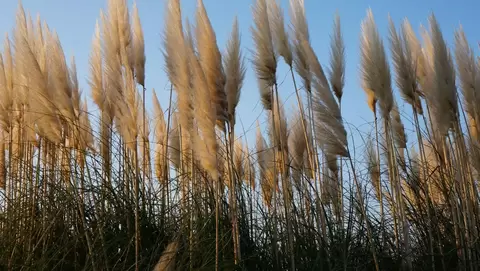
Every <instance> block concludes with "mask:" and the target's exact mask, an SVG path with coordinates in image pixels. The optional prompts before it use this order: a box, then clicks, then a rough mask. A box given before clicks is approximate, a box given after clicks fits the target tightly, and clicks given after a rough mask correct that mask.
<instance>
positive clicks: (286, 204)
mask: <svg viewBox="0 0 480 271" xmlns="http://www.w3.org/2000/svg"><path fill="white" fill-rule="evenodd" d="M274 94H275V102H276V103H277V108H278V109H280V104H279V99H278V86H277V84H276V83H275V93H274ZM273 112H274V110H272V115H273ZM278 117H279V118H280V116H278ZM272 119H273V130H274V131H275V129H276V127H275V117H274V116H273V117H272ZM302 119H303V117H302ZM302 122H303V120H302ZM278 129H279V130H280V129H281V127H278ZM279 140H280V146H282V147H281V152H280V156H281V157H280V160H281V163H282V165H281V168H282V174H281V176H282V177H281V178H282V190H283V201H284V209H285V218H286V224H287V234H288V235H287V240H288V246H289V250H290V261H291V262H290V264H291V268H292V270H296V269H295V250H294V246H293V231H292V225H291V223H292V221H291V216H290V208H291V206H290V203H291V202H290V200H289V198H290V195H288V193H289V191H288V187H289V185H287V180H286V178H287V169H286V168H285V162H286V157H285V151H284V150H283V143H284V142H283V138H282V136H281V135H279ZM307 145H308V144H307Z"/></svg>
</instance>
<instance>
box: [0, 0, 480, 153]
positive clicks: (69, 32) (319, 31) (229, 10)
mask: <svg viewBox="0 0 480 271" xmlns="http://www.w3.org/2000/svg"><path fill="white" fill-rule="evenodd" d="M22 3H23V5H24V8H25V10H26V11H27V12H30V13H31V14H32V16H33V17H35V16H36V15H37V13H38V14H40V16H41V18H42V19H43V20H45V21H46V22H47V23H48V25H49V26H50V28H51V29H55V30H56V31H57V33H58V35H59V37H60V40H61V42H62V45H63V49H64V51H65V53H66V55H67V59H69V58H70V56H72V55H74V56H75V57H76V61H77V69H78V76H79V79H80V84H81V87H82V90H83V91H84V94H88V93H89V92H90V90H89V87H88V84H87V78H88V72H89V67H88V58H89V52H90V47H91V39H92V35H93V32H94V26H95V22H96V20H97V19H98V18H99V13H100V9H102V8H104V7H105V5H106V0H23V1H22ZM204 3H205V6H206V9H207V12H208V14H209V17H210V20H211V22H212V25H213V27H214V29H215V31H216V34H217V42H218V44H219V47H220V48H221V50H222V51H223V49H224V48H225V44H226V40H227V39H228V37H229V34H230V31H231V26H232V22H233V20H234V17H235V16H237V17H238V20H239V24H240V30H241V34H242V47H243V52H244V54H245V56H246V57H247V62H246V64H247V68H248V71H247V76H246V82H245V84H244V88H243V90H242V95H241V99H240V104H239V107H238V109H237V112H238V116H237V118H239V119H240V120H239V121H237V123H238V124H239V125H237V128H236V129H237V131H238V133H237V134H239V135H241V134H243V132H242V130H243V128H242V125H241V124H242V123H243V127H244V128H245V130H248V131H251V132H249V133H248V138H249V139H250V140H249V143H250V147H253V143H254V141H252V140H251V139H253V138H252V136H254V131H255V121H256V120H257V119H259V120H260V121H261V122H265V119H266V117H265V114H262V106H261V103H260V102H259V94H258V89H257V85H256V79H255V77H254V73H253V70H252V65H251V62H250V61H249V59H250V58H251V54H250V51H249V50H251V49H253V46H252V41H251V34H250V26H251V25H252V15H251V6H252V3H253V0H204ZM129 4H130V6H131V4H132V1H131V0H129ZM281 4H282V6H283V7H284V10H285V12H286V14H287V16H288V12H287V10H288V9H287V7H288V0H281ZM17 6H18V2H17V1H16V0H3V1H2V7H1V9H0V32H1V33H6V32H11V29H12V27H13V26H14V23H15V14H16V10H17ZM137 6H138V8H139V13H140V17H141V20H142V24H143V29H144V34H145V41H146V56H147V67H146V84H147V88H148V90H149V91H148V93H147V97H148V98H149V101H147V103H148V104H151V103H150V97H151V89H152V88H155V89H156V91H157V95H158V97H159V99H160V100H161V101H160V102H161V104H162V106H163V108H164V109H167V106H168V90H169V83H168V81H167V77H166V75H165V72H164V61H163V56H162V54H161V46H162V39H161V37H162V31H163V26H164V13H165V6H166V0H137ZM195 6H196V1H195V0H182V12H183V15H184V17H187V16H188V17H190V18H191V19H190V21H191V22H193V20H194V17H193V14H194V11H195ZM305 7H306V14H307V19H308V23H309V29H310V35H311V39H312V44H313V48H314V49H315V50H316V53H317V55H318V57H319V59H320V61H321V62H322V64H323V65H324V68H326V65H328V62H329V56H328V54H329V42H330V34H331V30H332V22H333V19H334V15H335V13H336V12H338V14H339V15H340V17H341V24H342V30H343V36H344V39H345V44H346V64H347V66H346V67H347V69H346V86H345V90H344V98H343V104H342V111H343V117H344V119H345V122H346V123H349V124H352V125H353V126H355V127H358V128H359V129H360V130H362V131H367V130H369V129H370V127H372V125H371V121H372V116H371V112H370V111H369V109H368V107H367V105H366V102H365V95H364V93H363V91H362V89H361V88H360V80H359V58H360V57H359V35H360V22H361V20H362V19H363V18H364V17H365V15H366V9H367V8H369V7H370V8H372V11H373V14H374V16H375V20H376V22H377V26H378V28H379V30H380V32H381V34H382V35H383V37H384V42H385V45H387V46H388V40H387V38H388V36H387V34H388V15H389V14H390V16H391V17H392V19H393V20H394V22H395V23H396V25H399V23H400V22H401V21H402V19H403V18H405V17H407V18H408V19H409V20H410V22H411V24H412V25H413V27H414V28H415V29H416V30H418V28H419V26H420V24H424V25H427V24H428V21H427V18H428V16H429V15H430V14H431V13H432V12H433V13H435V15H436V17H437V19H438V21H439V22H440V26H441V28H442V30H443V33H444V37H445V39H446V40H447V42H448V43H449V45H453V33H454V30H455V29H456V28H457V27H458V26H459V25H460V24H462V25H463V27H464V30H465V32H466V35H467V38H468V39H469V42H470V43H471V44H472V45H474V48H475V52H476V53H478V42H479V41H480V29H479V26H480V15H479V12H478V11H479V10H480V2H478V1H473V0H472V1H470V0H469V1H467V0H464V1H461V0H457V1H451V0H428V1H425V0H423V1H421V0H416V1H413V0H404V1H385V0H384V1H380V0H377V1H365V0H350V1H347V0H339V1H333V0H328V1H327V0H305ZM287 21H288V18H287ZM285 66H286V65H285V64H284V63H283V60H281V61H280V62H279V71H278V73H277V77H278V81H279V82H281V85H280V93H281V96H282V100H283V101H285V103H286V106H285V109H286V111H287V114H288V113H290V112H292V108H293V105H294V104H295V95H294V88H293V85H292V83H291V80H290V77H289V73H288V70H287V69H286V67H285ZM392 75H393V72H392ZM284 79H286V80H285V82H283V81H284ZM392 84H393V80H392ZM393 85H394V84H393ZM394 91H395V92H397V89H396V87H395V89H394ZM397 97H398V92H397ZM0 99H1V97H0ZM397 100H398V101H399V106H400V108H401V109H402V108H403V103H402V102H401V101H400V100H399V98H398V99H397ZM150 108H151V107H150ZM90 109H92V110H94V109H96V108H95V107H94V106H91V107H90ZM405 112H407V113H409V112H410V110H409V108H407V107H405ZM405 122H407V123H406V126H407V127H408V126H409V125H408V122H409V120H408V117H407V116H405ZM410 138H412V139H413V136H411V137H410ZM356 143H360V142H356Z"/></svg>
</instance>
